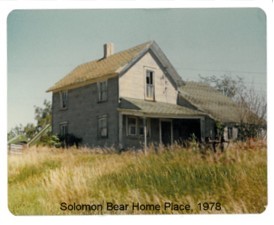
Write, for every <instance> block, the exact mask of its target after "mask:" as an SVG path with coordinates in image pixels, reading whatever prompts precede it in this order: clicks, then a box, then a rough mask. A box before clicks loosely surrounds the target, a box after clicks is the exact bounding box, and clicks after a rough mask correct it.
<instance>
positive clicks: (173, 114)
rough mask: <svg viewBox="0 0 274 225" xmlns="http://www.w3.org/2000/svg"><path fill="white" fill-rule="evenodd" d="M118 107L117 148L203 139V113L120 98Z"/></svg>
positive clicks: (142, 146)
mask: <svg viewBox="0 0 274 225" xmlns="http://www.w3.org/2000/svg"><path fill="white" fill-rule="evenodd" d="M118 111H119V146H120V148H136V149H139V148H144V149H146V148H147V146H149V145H151V144H153V145H155V146H158V145H161V144H162V145H172V144H173V143H179V144H183V143H184V142H186V141H189V140H190V139H192V138H195V139H196V140H197V141H203V140H204V139H205V131H206V129H205V115H204V114H203V113H202V112H200V111H197V110H192V109H189V108H186V107H182V106H179V105H173V104H168V103H160V102H147V101H143V100H137V99H130V100H129V99H126V100H125V99H123V100H122V101H121V103H120V107H119V108H118Z"/></svg>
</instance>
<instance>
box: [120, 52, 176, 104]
mask: <svg viewBox="0 0 274 225" xmlns="http://www.w3.org/2000/svg"><path fill="white" fill-rule="evenodd" d="M147 69H148V70H152V71H154V88H155V101H157V102H167V103H171V104H176V103H177V91H176V89H175V87H174V86H173V84H172V83H171V82H170V79H169V78H168V77H167V76H166V75H165V73H164V72H163V70H162V69H161V67H160V65H159V63H158V62H157V60H156V59H155V57H153V55H152V54H151V53H150V52H148V53H146V54H145V55H144V56H143V57H142V58H141V59H140V60H139V61H138V62H136V63H135V64H134V65H133V66H132V67H131V68H130V69H129V70H128V71H127V72H126V73H124V74H123V75H121V76H120V79H119V93H120V97H129V98H136V99H143V100H144V99H145V83H146V80H145V79H146V70H147Z"/></svg>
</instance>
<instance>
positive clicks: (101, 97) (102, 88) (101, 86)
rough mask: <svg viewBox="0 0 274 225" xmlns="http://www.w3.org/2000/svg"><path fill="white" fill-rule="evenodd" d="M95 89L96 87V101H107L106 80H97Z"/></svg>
mask: <svg viewBox="0 0 274 225" xmlns="http://www.w3.org/2000/svg"><path fill="white" fill-rule="evenodd" d="M97 89H98V102H104V101H107V98H108V83H107V80H105V81H100V82H98V83H97Z"/></svg>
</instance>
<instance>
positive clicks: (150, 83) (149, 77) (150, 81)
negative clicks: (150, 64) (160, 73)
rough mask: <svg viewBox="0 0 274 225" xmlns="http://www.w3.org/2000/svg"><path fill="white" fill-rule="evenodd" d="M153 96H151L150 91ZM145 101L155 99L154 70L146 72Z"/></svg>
mask: <svg viewBox="0 0 274 225" xmlns="http://www.w3.org/2000/svg"><path fill="white" fill-rule="evenodd" d="M148 90H150V92H151V94H149V91H148ZM145 99H146V100H154V99H155V71H154V70H152V69H146V70H145Z"/></svg>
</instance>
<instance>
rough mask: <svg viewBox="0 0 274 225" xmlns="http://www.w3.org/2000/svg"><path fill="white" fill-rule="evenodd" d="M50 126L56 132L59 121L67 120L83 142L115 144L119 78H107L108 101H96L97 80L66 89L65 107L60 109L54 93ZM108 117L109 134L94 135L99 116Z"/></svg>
mask: <svg viewBox="0 0 274 225" xmlns="http://www.w3.org/2000/svg"><path fill="white" fill-rule="evenodd" d="M52 104H53V107H52V109H53V113H52V116H53V118H52V129H53V133H54V134H59V132H60V131H59V129H60V123H63V122H67V123H68V132H69V133H72V134H74V135H76V136H77V137H80V138H82V139H83V142H82V144H83V145H86V146H89V147H93V146H112V145H117V144H118V113H117V107H118V78H111V79H109V80H108V100H107V101H106V102H100V103H98V93H97V83H93V84H90V85H87V86H84V87H81V88H77V89H72V90H69V91H68V108H67V109H65V110H62V109H60V96H59V93H53V99H52ZM102 115H107V117H108V137H107V138H99V137H98V136H97V126H98V116H102Z"/></svg>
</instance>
